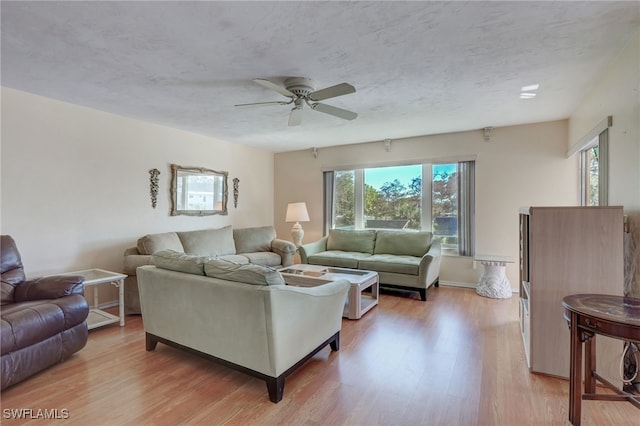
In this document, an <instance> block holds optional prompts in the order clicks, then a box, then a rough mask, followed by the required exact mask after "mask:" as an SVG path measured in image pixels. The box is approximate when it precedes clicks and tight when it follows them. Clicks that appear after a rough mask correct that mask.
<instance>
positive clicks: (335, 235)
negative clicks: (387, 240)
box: [327, 229, 376, 254]
mask: <svg viewBox="0 0 640 426" xmlns="http://www.w3.org/2000/svg"><path fill="white" fill-rule="evenodd" d="M375 242H376V231H374V230H364V231H351V230H344V229H331V230H329V237H328V238H327V250H341V251H351V252H361V253H369V254H373V249H374V246H375Z"/></svg>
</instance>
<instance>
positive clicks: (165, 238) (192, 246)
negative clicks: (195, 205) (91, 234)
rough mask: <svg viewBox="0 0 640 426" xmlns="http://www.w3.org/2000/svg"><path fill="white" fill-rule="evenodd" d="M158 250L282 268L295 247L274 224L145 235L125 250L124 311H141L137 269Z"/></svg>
mask: <svg viewBox="0 0 640 426" xmlns="http://www.w3.org/2000/svg"><path fill="white" fill-rule="evenodd" d="M160 250H173V251H177V252H182V253H186V254H191V255H197V256H208V257H216V258H222V259H227V260H230V261H232V262H234V263H240V264H247V263H252V264H257V265H265V266H272V267H285V266H290V265H291V264H292V263H293V255H294V254H295V253H296V246H295V245H294V244H293V243H292V242H290V241H285V240H280V239H278V238H276V231H275V229H274V228H273V226H259V227H251V228H238V229H233V228H232V227H231V226H225V227H224V228H218V229H201V230H197V231H186V232H164V233H159V234H148V235H145V236H144V237H142V238H140V239H138V243H137V246H136V247H131V248H129V249H127V250H126V251H125V252H124V273H125V274H127V275H128V277H127V279H126V280H125V298H124V300H125V313H127V314H139V313H140V302H139V297H138V284H137V279H136V269H137V268H138V266H142V265H150V264H152V258H151V255H152V254H154V253H155V252H157V251H160Z"/></svg>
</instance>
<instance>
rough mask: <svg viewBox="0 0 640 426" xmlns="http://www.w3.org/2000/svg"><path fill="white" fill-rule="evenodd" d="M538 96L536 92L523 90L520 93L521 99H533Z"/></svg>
mask: <svg viewBox="0 0 640 426" xmlns="http://www.w3.org/2000/svg"><path fill="white" fill-rule="evenodd" d="M535 97H536V94H535V93H530V92H522V93H520V99H533V98H535Z"/></svg>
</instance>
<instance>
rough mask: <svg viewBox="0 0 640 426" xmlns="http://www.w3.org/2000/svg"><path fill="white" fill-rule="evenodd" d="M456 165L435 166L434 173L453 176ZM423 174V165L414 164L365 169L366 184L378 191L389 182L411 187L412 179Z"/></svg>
mask: <svg viewBox="0 0 640 426" xmlns="http://www.w3.org/2000/svg"><path fill="white" fill-rule="evenodd" d="M456 166H457V165H456V164H455V163H453V164H434V165H433V172H434V174H435V175H436V177H435V179H436V180H437V179H438V176H439V175H441V174H442V173H444V172H446V173H448V174H451V173H453V172H455V171H456ZM421 174H422V165H421V164H414V165H410V166H392V167H378V168H375V169H373V168H370V169H365V182H366V183H367V184H368V185H371V186H373V187H374V188H376V189H380V187H381V186H382V185H384V184H385V183H387V182H393V180H394V179H398V180H399V181H400V183H401V184H403V185H405V186H407V187H408V186H409V184H410V183H411V179H413V178H415V177H419V176H420V175H421Z"/></svg>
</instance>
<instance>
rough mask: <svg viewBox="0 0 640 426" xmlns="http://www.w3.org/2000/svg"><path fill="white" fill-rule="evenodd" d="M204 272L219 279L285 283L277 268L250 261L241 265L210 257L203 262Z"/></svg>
mask: <svg viewBox="0 0 640 426" xmlns="http://www.w3.org/2000/svg"><path fill="white" fill-rule="evenodd" d="M204 272H205V274H206V275H207V276H208V277H213V278H219V279H221V280H228V281H236V282H240V283H246V284H255V285H285V282H284V279H283V278H282V275H281V274H280V272H278V271H277V270H275V269H273V268H269V267H267V266H262V265H254V264H251V263H249V264H245V265H241V264H238V263H233V262H229V261H226V260H222V259H211V260H209V261H208V262H206V263H205V264H204Z"/></svg>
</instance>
